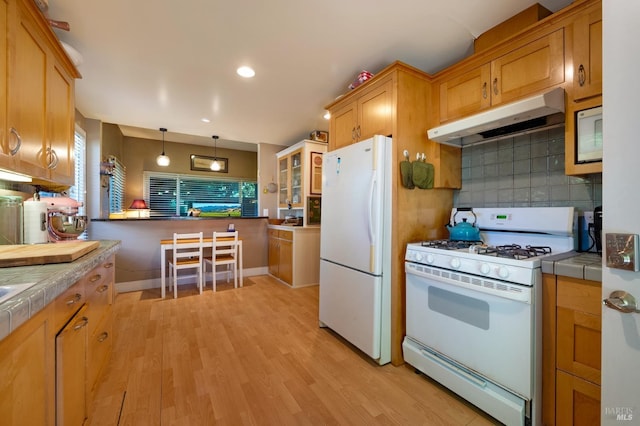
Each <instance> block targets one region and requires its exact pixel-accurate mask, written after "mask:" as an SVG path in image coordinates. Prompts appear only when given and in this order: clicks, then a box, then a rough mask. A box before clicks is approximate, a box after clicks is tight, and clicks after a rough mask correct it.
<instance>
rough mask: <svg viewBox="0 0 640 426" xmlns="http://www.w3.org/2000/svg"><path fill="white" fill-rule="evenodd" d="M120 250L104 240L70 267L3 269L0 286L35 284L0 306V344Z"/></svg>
mask: <svg viewBox="0 0 640 426" xmlns="http://www.w3.org/2000/svg"><path fill="white" fill-rule="evenodd" d="M60 244H64V243H60ZM119 249H120V241H109V240H101V241H100V246H99V247H98V248H97V249H95V250H93V251H91V252H89V253H87V254H85V255H84V256H82V257H80V258H79V259H77V260H75V261H73V262H70V263H55V264H50V265H34V266H16V267H12V268H0V285H10V284H23V283H35V284H34V285H33V286H31V287H29V288H28V289H26V290H24V291H23V292H21V293H18V294H17V295H15V296H14V297H12V298H10V299H8V300H5V301H4V302H2V303H0V340H2V339H4V338H5V337H6V336H8V335H9V334H10V333H11V332H12V331H13V330H15V329H17V328H18V327H19V326H20V325H21V324H23V323H24V322H26V321H27V320H28V319H29V318H31V317H32V316H34V315H35V314H36V313H38V312H39V311H41V310H42V309H43V308H44V307H45V306H46V305H48V304H49V303H51V302H52V301H53V300H54V299H55V298H56V297H58V296H59V295H60V294H62V293H63V292H64V291H65V290H66V289H68V288H69V287H71V286H72V285H73V284H75V283H76V282H77V281H78V280H79V279H80V278H82V277H83V276H84V275H86V274H87V273H88V272H89V271H91V270H92V269H94V268H95V267H97V266H99V265H100V264H101V263H102V262H104V260H105V259H107V258H108V257H110V256H111V255H112V254H115V252H117V251H118V250H119Z"/></svg>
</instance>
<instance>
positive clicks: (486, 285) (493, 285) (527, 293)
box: [404, 262, 533, 305]
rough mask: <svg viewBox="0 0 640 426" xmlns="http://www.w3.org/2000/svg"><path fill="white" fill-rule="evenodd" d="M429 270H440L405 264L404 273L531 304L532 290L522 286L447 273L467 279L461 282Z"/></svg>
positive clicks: (459, 273)
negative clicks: (474, 281) (474, 282)
mask: <svg viewBox="0 0 640 426" xmlns="http://www.w3.org/2000/svg"><path fill="white" fill-rule="evenodd" d="M431 270H439V271H441V272H442V271H443V270H440V269H438V268H431V267H429V266H421V265H417V264H414V263H411V262H405V264H404V271H405V273H407V274H411V275H415V276H416V277H420V278H424V279H426V280H431V281H434V282H436V283H441V284H444V285H453V286H456V287H459V288H464V289H466V290H469V291H473V292H476V293H482V294H489V295H492V296H496V297H502V298H503V299H508V300H514V301H517V302H522V303H526V304H528V305H530V304H531V303H532V299H533V295H532V288H531V287H527V286H522V285H516V284H510V283H507V282H502V281H494V280H491V279H487V278H482V277H476V276H474V275H468V274H464V273H461V272H454V271H448V270H446V272H448V273H449V274H450V275H452V276H458V277H462V276H464V277H469V280H468V281H462V280H459V279H455V278H447V277H443V276H442V274H440V275H434V274H432V273H430V272H427V271H431ZM473 280H480V281H481V284H472V282H473Z"/></svg>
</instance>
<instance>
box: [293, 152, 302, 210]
mask: <svg viewBox="0 0 640 426" xmlns="http://www.w3.org/2000/svg"><path fill="white" fill-rule="evenodd" d="M290 162H291V204H292V205H293V206H295V207H301V206H302V204H303V200H302V197H303V194H304V191H303V188H304V182H303V181H304V174H303V173H302V170H303V167H302V151H295V152H293V153H291V160H290Z"/></svg>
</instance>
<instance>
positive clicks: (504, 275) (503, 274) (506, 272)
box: [498, 266, 509, 278]
mask: <svg viewBox="0 0 640 426" xmlns="http://www.w3.org/2000/svg"><path fill="white" fill-rule="evenodd" d="M498 276H499V277H500V278H507V277H508V276H509V270H508V269H507V268H505V267H504V266H501V267H500V268H498Z"/></svg>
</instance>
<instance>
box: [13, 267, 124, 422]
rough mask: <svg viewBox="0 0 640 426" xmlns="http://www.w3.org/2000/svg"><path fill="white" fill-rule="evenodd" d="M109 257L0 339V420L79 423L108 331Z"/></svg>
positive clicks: (107, 350)
mask: <svg viewBox="0 0 640 426" xmlns="http://www.w3.org/2000/svg"><path fill="white" fill-rule="evenodd" d="M114 273H115V268H114V257H113V256H111V257H110V258H108V259H107V260H105V261H104V262H102V264H101V265H99V266H98V267H96V268H95V269H93V270H92V271H90V272H89V273H87V274H86V275H85V276H84V277H83V278H81V279H80V280H79V281H78V282H76V283H75V284H74V285H72V286H71V287H69V288H68V289H67V290H66V291H65V292H63V293H62V294H60V295H59V296H58V297H56V299H55V300H54V301H53V302H51V303H50V304H49V305H47V306H46V307H45V308H44V309H43V310H41V311H40V312H38V313H37V314H36V315H35V316H33V317H32V318H30V319H29V320H28V321H27V322H25V323H24V324H22V325H21V326H20V327H19V328H18V329H17V330H15V331H14V332H12V333H11V334H9V335H8V336H7V337H6V338H4V339H2V340H1V341H0V424H2V425H16V426H17V425H52V426H53V425H55V424H58V425H65V426H68V425H71V426H73V425H82V424H84V423H85V422H86V420H87V415H88V413H89V410H90V407H91V404H92V402H93V395H94V394H95V388H96V385H97V383H98V380H99V378H100V373H101V371H103V370H104V366H105V365H106V364H107V362H108V361H109V357H110V354H111V342H112V340H113V335H112V327H113V326H112V321H113V320H112V304H113V289H114V277H115V276H114Z"/></svg>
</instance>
